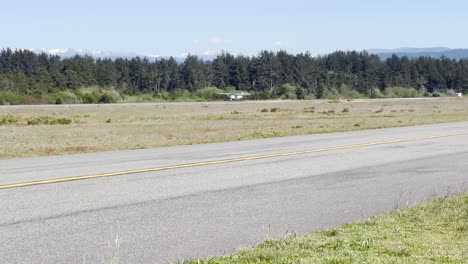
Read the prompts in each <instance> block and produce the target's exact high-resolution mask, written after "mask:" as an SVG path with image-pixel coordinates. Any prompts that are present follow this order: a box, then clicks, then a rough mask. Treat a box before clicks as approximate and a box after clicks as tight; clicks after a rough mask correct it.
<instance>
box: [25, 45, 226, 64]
mask: <svg viewBox="0 0 468 264" xmlns="http://www.w3.org/2000/svg"><path fill="white" fill-rule="evenodd" d="M28 50H30V51H32V52H34V53H47V54H51V55H57V56H60V57H61V58H71V57H73V56H76V55H80V56H84V55H88V56H91V57H94V58H101V59H104V58H109V59H117V58H124V59H131V58H135V57H140V58H148V59H149V60H158V59H168V58H169V56H161V55H158V54H139V53H136V52H125V51H109V50H85V49H72V48H63V49H45V48H41V49H37V48H33V49H28ZM217 54H218V53H217V52H214V51H209V52H204V53H202V54H194V55H197V56H198V57H199V58H201V59H203V60H213V59H214V58H215V57H216V56H217ZM187 55H188V53H184V54H180V55H177V56H172V57H174V58H175V59H176V60H177V61H178V62H183V61H184V60H185V58H186V57H187Z"/></svg>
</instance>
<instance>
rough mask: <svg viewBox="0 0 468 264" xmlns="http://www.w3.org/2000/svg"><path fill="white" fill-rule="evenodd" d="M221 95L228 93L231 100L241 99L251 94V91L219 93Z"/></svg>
mask: <svg viewBox="0 0 468 264" xmlns="http://www.w3.org/2000/svg"><path fill="white" fill-rule="evenodd" d="M219 94H220V95H226V96H227V97H228V98H229V100H230V101H239V100H242V98H244V96H249V95H250V94H249V93H246V92H240V93H219Z"/></svg>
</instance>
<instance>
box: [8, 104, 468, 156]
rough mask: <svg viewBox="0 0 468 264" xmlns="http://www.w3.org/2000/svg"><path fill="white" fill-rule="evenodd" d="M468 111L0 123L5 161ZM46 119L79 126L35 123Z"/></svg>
mask: <svg viewBox="0 0 468 264" xmlns="http://www.w3.org/2000/svg"><path fill="white" fill-rule="evenodd" d="M345 108H346V109H347V110H345V111H343V110H344V109H345ZM263 109H268V112H265V111H263V112H262V110H263ZM271 109H275V110H274V111H270V110H271ZM467 112H468V102H467V101H466V100H456V99H455V98H437V99H417V100H393V99H389V100H353V101H351V102H347V101H342V102H340V103H335V102H332V103H330V102H328V101H317V100H316V101H282V102H275V101H267V102H241V103H237V102H236V103H231V102H226V103H181V104H121V105H92V106H83V105H73V106H38V107H30V106H15V107H11V106H3V107H0V119H1V117H2V116H6V115H10V116H13V117H14V118H17V119H18V121H17V122H16V123H13V124H10V123H6V124H3V125H0V139H1V140H2V145H1V148H0V158H2V159H5V158H15V157H28V156H43V155H55V154H66V153H80V152H93V151H106V150H120V149H138V148H151V147H161V146H171V145H181V144H195V143H208V142H220V141H232V140H242V139H251V138H263V137H276V136H286V135H304V134H314V133H327V132H335V131H351V130H360V129H374V128H385V127H397V126H408V125H419V124H430V123H440V122H453V121H467V120H468V113H467ZM44 116H50V117H54V118H69V119H72V121H73V123H72V124H69V125H36V126H32V125H27V120H28V119H30V118H34V117H44ZM109 119H111V120H112V122H106V121H107V120H109Z"/></svg>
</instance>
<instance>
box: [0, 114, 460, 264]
mask: <svg viewBox="0 0 468 264" xmlns="http://www.w3.org/2000/svg"><path fill="white" fill-rule="evenodd" d="M467 161H468V122H460V123H447V124H436V125H427V126H414V127H405V128H390V129H379V130H368V131H357V132H346V133H332V134H320V135H309V136H296V137H283V138H270V139H261V140H247V141H237V142H227V143H216V144H205V145H192V146H178V147H168V148H159V149H147V150H132V151H115V152H102V153H90V154H78V155H66V156H51V157H36V158H23V159H12V160H1V161H0V263H110V262H111V259H112V258H115V259H118V262H119V263H167V262H174V261H177V260H184V259H193V258H199V257H212V256H220V255H224V254H229V253H232V252H233V251H235V250H237V249H240V248H246V247H250V246H252V245H256V244H258V243H261V242H262V241H264V240H266V239H271V238H278V237H283V236H285V235H287V234H292V233H295V234H298V235H302V234H306V233H308V232H311V231H315V230H321V229H324V228H328V227H331V226H335V225H341V224H344V223H349V222H352V221H356V220H360V219H364V218H366V217H369V216H372V215H376V214H379V213H382V212H385V211H388V210H394V209H396V208H399V207H401V206H404V205H407V204H412V203H415V202H420V201H423V200H426V199H430V198H432V197H435V196H440V195H445V194H447V193H455V192H460V191H464V190H466V187H467V186H468V166H467V164H468V162H467Z"/></svg>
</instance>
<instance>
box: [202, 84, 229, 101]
mask: <svg viewBox="0 0 468 264" xmlns="http://www.w3.org/2000/svg"><path fill="white" fill-rule="evenodd" d="M223 92H224V91H223V90H221V89H218V88H216V87H205V88H202V89H200V90H198V91H196V92H195V93H194V95H195V96H196V97H200V98H204V99H206V100H220V99H224V97H225V96H223V95H220V93H223Z"/></svg>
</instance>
